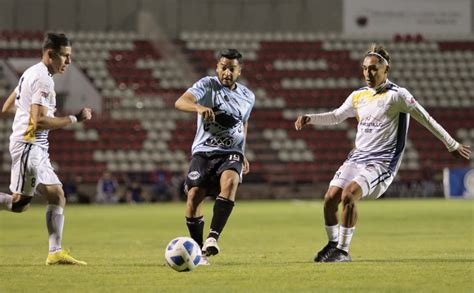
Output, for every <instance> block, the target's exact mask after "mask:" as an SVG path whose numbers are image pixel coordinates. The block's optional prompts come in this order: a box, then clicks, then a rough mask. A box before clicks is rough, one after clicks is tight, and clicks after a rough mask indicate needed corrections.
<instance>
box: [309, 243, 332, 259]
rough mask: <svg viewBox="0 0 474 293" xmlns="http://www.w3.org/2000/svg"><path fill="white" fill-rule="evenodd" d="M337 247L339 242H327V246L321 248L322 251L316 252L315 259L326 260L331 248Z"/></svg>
mask: <svg viewBox="0 0 474 293" xmlns="http://www.w3.org/2000/svg"><path fill="white" fill-rule="evenodd" d="M336 247H337V242H333V241H329V242H328V244H326V246H324V248H323V249H321V251H319V252H318V254H316V256H315V257H314V261H315V262H324V261H325V260H326V258H328V256H329V254H330V252H331V250H333V249H335V248H336Z"/></svg>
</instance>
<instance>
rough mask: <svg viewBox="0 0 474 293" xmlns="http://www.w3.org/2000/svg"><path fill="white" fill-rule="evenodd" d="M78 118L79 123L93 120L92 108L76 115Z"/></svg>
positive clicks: (84, 109)
mask: <svg viewBox="0 0 474 293" xmlns="http://www.w3.org/2000/svg"><path fill="white" fill-rule="evenodd" d="M76 118H77V121H78V122H81V121H84V120H91V118H92V110H91V109H90V108H83V109H82V110H81V111H80V112H79V113H77V114H76Z"/></svg>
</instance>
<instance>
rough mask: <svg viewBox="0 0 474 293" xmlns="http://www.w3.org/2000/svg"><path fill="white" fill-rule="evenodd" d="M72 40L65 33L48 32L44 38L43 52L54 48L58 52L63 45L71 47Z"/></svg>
mask: <svg viewBox="0 0 474 293" xmlns="http://www.w3.org/2000/svg"><path fill="white" fill-rule="evenodd" d="M71 45H72V43H71V41H70V40H69V39H68V38H67V37H66V35H65V34H58V33H51V32H49V33H46V34H45V35H44V39H43V52H44V51H46V50H47V49H52V50H54V51H56V52H58V51H60V50H61V47H71Z"/></svg>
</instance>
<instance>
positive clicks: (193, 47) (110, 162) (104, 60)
mask: <svg viewBox="0 0 474 293" xmlns="http://www.w3.org/2000/svg"><path fill="white" fill-rule="evenodd" d="M68 35H69V36H70V37H71V38H72V39H73V41H74V59H75V60H74V61H75V62H76V64H78V65H79V66H80V68H81V69H82V70H83V71H84V73H85V74H86V75H87V77H88V78H89V79H90V82H91V83H92V84H93V85H94V86H95V87H96V88H97V89H98V90H99V91H100V93H101V94H102V97H103V105H104V107H103V109H104V110H103V113H102V114H101V115H99V117H97V118H96V119H94V120H93V121H91V122H89V123H85V124H84V125H74V127H71V128H68V129H65V130H55V131H52V132H51V134H50V135H51V141H52V143H51V145H52V148H51V157H52V159H53V161H54V162H55V163H56V164H57V166H58V168H59V169H60V172H59V174H60V175H61V176H63V177H67V176H70V175H71V174H79V175H82V176H83V177H84V181H85V182H89V183H93V182H96V181H97V179H98V178H99V177H100V174H101V173H102V171H103V170H104V169H109V170H110V171H112V172H118V173H120V172H126V173H146V172H151V171H152V170H154V168H156V166H157V164H164V165H166V166H167V167H168V169H169V171H172V172H182V170H184V169H186V168H187V165H188V158H189V155H190V146H191V143H192V140H193V137H194V133H195V130H194V123H193V121H194V119H195V117H194V115H190V114H186V113H181V112H179V111H175V110H174V101H175V100H176V99H177V98H178V97H179V95H180V94H181V93H182V92H183V91H184V90H185V89H186V88H187V87H189V86H190V85H191V84H192V83H193V82H194V81H193V80H189V78H188V76H187V75H186V72H183V70H182V69H180V66H179V64H178V63H177V62H175V61H174V60H173V59H169V58H165V57H164V56H163V55H162V54H161V52H160V48H159V45H158V47H156V46H155V45H154V43H152V42H151V41H150V40H147V39H145V38H143V37H141V36H139V35H138V34H136V33H134V32H69V33H68ZM41 39H42V33H40V32H19V31H3V32H0V58H1V59H2V60H6V61H7V62H8V59H9V58H12V57H16V58H18V57H20V58H31V57H35V58H36V57H38V56H39V51H38V49H37V48H39V47H40V44H41ZM379 41H381V42H382V43H384V44H385V46H386V47H387V48H388V50H389V52H390V53H391V55H392V58H393V60H394V65H393V67H392V69H391V74H390V79H391V80H392V81H394V82H395V83H399V84H400V85H402V86H405V87H407V88H408V89H409V90H410V91H411V92H412V93H413V94H414V95H415V97H416V98H417V99H418V100H419V101H420V103H421V104H422V105H424V106H425V107H426V108H427V109H428V110H429V111H430V113H431V114H432V116H433V117H434V118H435V119H436V120H438V121H439V122H440V123H441V124H442V125H443V126H445V127H446V129H447V130H448V131H449V132H450V133H451V134H452V135H453V136H455V137H456V138H457V139H459V140H460V141H462V142H464V143H470V144H471V145H472V142H474V131H473V129H472V126H473V125H474V96H473V93H472V91H470V89H471V88H472V83H473V80H474V50H473V48H474V41H456V40H450V39H447V40H444V39H439V40H435V39H425V38H423V37H422V36H418V35H416V36H411V37H407V36H401V35H397V36H394V38H393V39H386V40H379ZM175 43H176V45H177V46H178V47H180V48H181V50H182V51H183V52H184V54H185V56H186V57H187V58H188V60H189V62H190V63H191V64H192V66H194V68H195V69H196V71H197V72H198V73H200V74H202V75H206V74H213V72H214V67H215V63H216V60H215V52H216V50H219V49H222V48H223V47H235V48H237V49H239V50H241V51H242V52H243V54H244V58H245V64H244V69H243V74H242V79H241V81H242V82H244V83H246V84H247V85H249V87H250V88H251V89H253V90H254V91H255V93H256V96H257V103H256V108H255V109H254V112H253V113H252V116H251V120H250V128H249V129H250V132H249V137H248V156H249V159H250V161H251V169H252V172H251V173H250V174H249V176H248V177H247V178H246V181H248V182H256V183H262V182H263V183H272V184H288V183H291V184H295V183H318V182H321V183H326V182H327V181H328V180H329V179H330V178H331V177H332V176H333V174H334V172H335V171H336V169H337V167H338V166H339V165H340V164H341V163H342V161H343V160H344V159H345V157H346V155H347V153H348V152H349V150H350V149H351V147H352V145H351V143H352V141H353V137H354V135H355V125H356V123H355V121H346V122H344V123H343V124H341V125H339V126H337V127H318V128H316V127H315V128H313V129H311V130H308V131H304V132H296V131H294V130H293V129H294V126H293V122H294V120H295V118H296V116H297V115H298V114H302V113H307V112H321V111H325V110H329V109H333V108H336V107H338V106H339V105H340V104H341V103H342V102H343V101H344V99H345V98H346V97H347V95H348V94H350V92H351V91H352V90H353V89H355V88H358V87H360V86H363V81H362V79H361V70H360V57H361V55H362V54H363V53H364V52H365V49H366V48H367V47H368V45H369V42H368V41H366V40H356V39H351V38H348V37H344V36H341V35H337V34H331V33H327V34H324V33H238V32H232V33H223V32H220V33H217V32H183V33H181V35H180V38H179V39H178V40H176V42H175ZM0 68H1V67H0ZM2 76H3V75H2V71H0V88H1V90H0V92H2V93H3V96H5V95H6V93H8V91H9V90H11V88H12V87H13V85H9V84H6V82H5V79H4V78H2ZM425 76H426V77H428V78H425ZM10 127H11V121H10V119H9V118H4V117H2V118H1V121H0V145H2V148H1V150H0V152H1V156H0V158H1V163H0V166H2V168H1V172H0V182H1V183H8V180H9V170H10V165H9V164H10V162H9V153H8V136H9V134H10ZM426 161H430V162H431V163H432V164H431V165H430V166H432V168H433V169H434V171H435V172H441V169H442V168H443V167H455V166H456V165H457V164H465V163H461V162H459V161H456V160H453V159H452V158H451V157H450V156H449V154H448V153H447V152H446V151H445V149H444V146H443V145H442V144H441V143H440V142H439V141H437V140H436V138H434V137H433V136H432V135H431V134H430V133H428V131H427V130H426V129H424V128H423V127H421V126H420V125H418V124H417V123H416V122H415V121H413V120H412V125H411V129H410V132H409V142H408V145H407V151H406V153H405V158H404V164H402V167H401V170H400V173H399V179H400V180H401V181H416V180H420V179H421V178H422V177H423V172H424V171H423V168H424V162H426ZM471 164H472V163H471Z"/></svg>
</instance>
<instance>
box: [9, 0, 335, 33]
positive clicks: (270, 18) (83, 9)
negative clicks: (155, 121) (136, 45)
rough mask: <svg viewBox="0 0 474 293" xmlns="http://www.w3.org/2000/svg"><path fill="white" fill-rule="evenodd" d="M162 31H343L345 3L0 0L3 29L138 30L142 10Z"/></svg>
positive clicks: (318, 0) (298, 0)
mask: <svg viewBox="0 0 474 293" xmlns="http://www.w3.org/2000/svg"><path fill="white" fill-rule="evenodd" d="M140 9H143V10H145V11H148V12H151V13H152V14H153V15H154V16H155V17H156V19H157V22H158V23H159V24H160V25H161V26H162V27H163V30H164V31H165V32H167V34H168V35H170V36H172V37H173V36H177V35H178V34H179V32H180V31H182V30H220V31H277V30H284V31H310V30H311V31H340V30H341V27H342V26H341V16H342V1H341V0H333V1H323V0H115V1H114V0H0V30H48V29H52V30H136V23H137V11H139V10H140Z"/></svg>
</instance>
